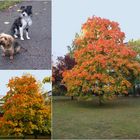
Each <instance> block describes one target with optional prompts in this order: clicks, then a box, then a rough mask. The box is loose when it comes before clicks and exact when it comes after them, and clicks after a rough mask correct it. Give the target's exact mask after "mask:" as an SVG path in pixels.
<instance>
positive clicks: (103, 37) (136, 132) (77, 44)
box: [52, 0, 140, 140]
mask: <svg viewBox="0 0 140 140" xmlns="http://www.w3.org/2000/svg"><path fill="white" fill-rule="evenodd" d="M139 5H140V1H139V0H129V1H128V0H123V1H122V0H117V1H112V0H54V1H53V6H52V7H53V8H52V11H53V16H52V21H53V22H52V29H53V31H52V33H53V38H52V42H53V45H52V50H53V66H52V77H53V78H52V80H53V81H52V84H53V92H52V93H53V97H52V108H53V109H52V116H53V121H52V130H53V131H52V139H66V140H67V139H72V140H73V139H74V140H75V139H79V140H82V139H83V140H86V139H88V140H89V139H91V140H98V139H107V140H108V139H117V140H119V139H140V125H139V119H140V29H139V28H140V18H139V9H140V8H139Z"/></svg>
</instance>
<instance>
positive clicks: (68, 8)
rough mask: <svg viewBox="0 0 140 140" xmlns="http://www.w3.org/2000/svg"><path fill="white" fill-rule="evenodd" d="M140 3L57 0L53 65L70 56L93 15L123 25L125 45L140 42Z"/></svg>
mask: <svg viewBox="0 0 140 140" xmlns="http://www.w3.org/2000/svg"><path fill="white" fill-rule="evenodd" d="M139 9H140V0H53V6H52V36H53V37H52V51H53V62H54V63H55V62H56V58H57V56H64V55H65V54H66V53H67V47H66V46H68V45H71V44H72V40H74V37H75V33H79V32H80V28H81V26H82V24H83V23H85V22H86V21H87V19H88V17H92V16H93V15H95V16H98V17H102V18H107V19H109V20H111V21H116V22H118V23H119V25H120V28H121V30H122V31H123V32H124V33H125V36H126V38H125V41H129V40H131V39H139V38H140V10H139Z"/></svg>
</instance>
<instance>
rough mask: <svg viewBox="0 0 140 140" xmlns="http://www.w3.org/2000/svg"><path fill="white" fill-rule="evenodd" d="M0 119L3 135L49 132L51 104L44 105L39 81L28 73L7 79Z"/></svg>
mask: <svg viewBox="0 0 140 140" xmlns="http://www.w3.org/2000/svg"><path fill="white" fill-rule="evenodd" d="M7 86H8V88H9V91H8V92H7V95H6V96H5V97H4V100H5V103H4V105H3V110H4V115H3V117H2V118H1V120H0V129H1V133H2V134H3V135H16V136H25V135H28V134H33V135H35V136H37V135H38V134H43V133H46V132H47V133H48V134H50V133H51V126H50V122H51V106H50V105H45V100H44V98H43V96H42V91H41V87H40V83H39V82H37V81H36V79H35V78H34V77H33V76H32V75H29V74H26V75H23V76H21V77H15V78H12V79H10V80H9V83H8V85H7Z"/></svg>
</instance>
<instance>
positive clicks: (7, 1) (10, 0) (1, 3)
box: [0, 0, 22, 10]
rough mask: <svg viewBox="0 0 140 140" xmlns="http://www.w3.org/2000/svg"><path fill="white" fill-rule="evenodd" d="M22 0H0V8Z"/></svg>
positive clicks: (2, 8)
mask: <svg viewBox="0 0 140 140" xmlns="http://www.w3.org/2000/svg"><path fill="white" fill-rule="evenodd" d="M21 1H22V0H3V1H0V10H4V9H6V8H8V7H10V6H12V5H14V4H16V3H19V2H21Z"/></svg>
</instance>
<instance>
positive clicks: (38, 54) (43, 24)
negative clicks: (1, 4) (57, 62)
mask: <svg viewBox="0 0 140 140" xmlns="http://www.w3.org/2000/svg"><path fill="white" fill-rule="evenodd" d="M23 5H25V6H26V5H32V6H33V17H32V20H33V24H32V26H31V27H30V29H29V36H30V37H31V39H30V40H26V38H25V40H24V41H21V40H19V39H17V41H18V42H19V43H20V44H21V46H22V47H24V48H25V49H27V51H25V50H24V49H23V50H22V51H21V53H20V54H18V55H16V56H15V57H14V60H13V61H12V62H11V61H10V60H9V57H2V56H1V50H0V69H51V1H47V0H46V1H23V2H21V3H19V4H17V5H15V6H13V7H11V8H9V9H7V10H5V11H0V33H1V32H4V33H8V32H9V30H10V27H11V25H12V23H13V21H14V19H15V18H17V17H18V15H19V13H18V12H17V10H18V9H19V8H20V7H21V6H23ZM5 23H6V24H5ZM7 23H9V24H7Z"/></svg>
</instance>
